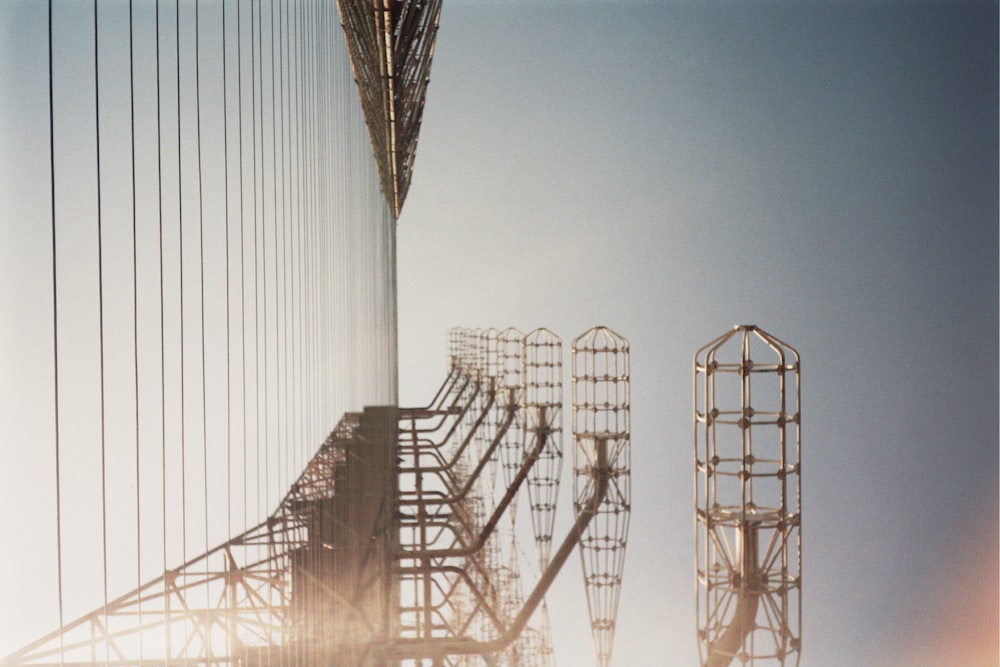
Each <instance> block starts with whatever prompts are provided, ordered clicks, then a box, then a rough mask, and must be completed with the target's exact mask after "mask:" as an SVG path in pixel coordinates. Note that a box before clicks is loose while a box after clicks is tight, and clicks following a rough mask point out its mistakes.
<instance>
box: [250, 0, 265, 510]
mask: <svg viewBox="0 0 1000 667" xmlns="http://www.w3.org/2000/svg"><path fill="white" fill-rule="evenodd" d="M259 8H260V6H259V5H258V10H259ZM258 14H259V11H258ZM256 32H257V30H256V24H255V22H254V15H253V3H251V4H250V65H251V86H252V91H251V97H252V99H251V108H252V109H253V113H252V114H251V117H250V122H251V127H252V129H253V285H254V293H253V315H254V328H253V333H254V347H253V351H254V367H253V368H254V375H253V379H254V450H255V455H256V458H257V465H256V468H255V470H254V474H255V476H256V477H257V495H256V496H254V503H255V504H256V515H255V517H254V520H255V521H256V520H257V519H259V518H260V517H261V503H260V474H261V469H262V466H261V464H260V314H259V313H260V311H259V306H260V303H259V302H260V281H259V274H258V270H257V248H258V246H259V243H258V240H257V54H256V53H255V49H254V36H255V34H256Z"/></svg>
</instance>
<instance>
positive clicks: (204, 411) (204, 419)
mask: <svg viewBox="0 0 1000 667" xmlns="http://www.w3.org/2000/svg"><path fill="white" fill-rule="evenodd" d="M194 82H195V83H194V95H195V129H196V132H197V134H196V139H197V149H198V260H199V269H198V286H199V288H200V304H199V305H200V307H201V317H200V320H201V322H200V323H201V457H202V471H201V472H202V493H203V494H204V496H203V498H204V520H205V552H206V553H207V552H208V549H209V546H210V545H209V542H208V398H207V391H206V389H207V382H206V378H205V375H206V373H205V203H204V184H203V179H202V159H201V158H202V155H201V3H200V2H199V0H195V3H194ZM205 605H206V608H207V607H210V606H211V598H210V597H209V591H208V588H207V587H206V588H205Z"/></svg>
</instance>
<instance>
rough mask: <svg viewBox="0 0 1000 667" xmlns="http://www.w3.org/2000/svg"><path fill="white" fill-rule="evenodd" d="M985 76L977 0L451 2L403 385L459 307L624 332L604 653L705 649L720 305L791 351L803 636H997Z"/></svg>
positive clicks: (985, 24)
mask: <svg viewBox="0 0 1000 667" xmlns="http://www.w3.org/2000/svg"><path fill="white" fill-rule="evenodd" d="M997 98H998V94H997V8H996V4H995V3H969V2H957V3H943V2H809V1H802V2H777V1H758V2H721V1H719V2H716V1H710V2H699V3H695V2H659V3H657V2H645V3H640V2H607V3H595V2H578V3H571V2H493V3H481V2H471V1H467V2H461V1H458V0H454V1H452V2H450V3H446V4H445V6H444V9H443V12H442V18H441V30H440V33H439V36H438V43H437V49H436V51H435V56H434V65H433V69H432V76H431V84H430V89H429V93H428V99H427V106H426V109H425V113H424V121H423V127H422V130H421V135H420V143H419V147H418V151H417V161H416V169H415V174H414V177H413V184H412V188H411V190H410V193H409V196H408V199H407V201H406V204H405V206H404V208H403V212H402V214H401V216H400V219H399V226H398V262H399V314H400V315H399V317H400V399H401V401H402V403H403V404H407V403H410V404H418V405H419V404H422V403H424V402H426V398H427V397H428V396H430V395H432V394H433V390H434V388H435V387H436V385H437V383H439V382H440V379H442V378H443V374H444V372H445V369H446V366H445V337H446V331H447V329H448V327H451V326H469V327H490V326H494V327H498V328H503V327H505V326H516V327H519V328H521V329H524V330H530V329H533V328H534V327H537V326H546V327H548V328H550V329H552V330H553V331H554V332H556V333H558V334H559V335H561V336H562V337H563V340H564V342H566V343H567V344H568V342H569V341H571V340H572V339H573V338H574V337H576V336H577V335H578V334H580V333H582V332H583V331H585V330H586V329H588V328H589V327H591V326H593V325H597V324H602V325H606V326H609V327H611V328H612V329H614V330H616V331H617V332H619V333H621V334H622V335H624V336H626V337H627V338H628V339H629V340H630V342H631V353H632V426H633V428H632V476H633V481H632V484H633V497H632V500H633V503H632V517H633V522H632V526H631V531H630V539H629V550H628V553H627V556H626V563H625V572H624V584H623V591H622V598H621V608H620V612H619V624H618V629H617V633H616V640H615V649H614V664H617V665H630V666H633V665H634V666H637V667H646V666H654V665H664V666H667V667H674V666H677V667H682V666H687V665H692V664H696V662H697V657H696V656H697V647H696V639H695V586H694V530H693V525H694V520H693V511H694V510H693V500H692V497H693V480H694V473H693V465H692V453H693V445H692V442H693V428H692V417H691V411H692V405H691V391H692V388H691V383H692V381H691V375H692V371H691V364H692V356H693V354H694V352H695V350H697V349H698V348H699V347H700V346H701V345H703V344H705V343H707V342H708V341H710V340H712V339H713V338H715V337H716V336H718V335H720V334H722V333H724V332H725V331H727V330H728V329H729V328H730V327H731V326H733V325H734V324H757V325H759V326H760V327H761V328H763V329H764V330H766V331H768V332H770V333H772V334H774V335H775V336H777V337H779V338H781V339H782V340H784V341H786V342H787V343H789V344H790V345H792V346H793V347H795V348H797V349H798V351H799V352H800V354H801V356H802V377H801V381H802V420H803V422H802V441H803V442H802V459H803V472H802V498H803V500H802V504H803V515H802V522H803V528H802V536H803V537H802V539H803V622H802V637H803V650H802V662H801V664H803V665H817V666H820V665H822V666H824V667H827V666H829V667H854V666H858V665H863V666H871V667H894V666H896V665H920V666H922V667H945V666H951V665H955V666H962V667H986V666H989V665H995V664H997V648H996V647H997V637H998V627H997V599H998V596H997V572H998V562H997V526H998V514H997V498H998V481H997V479H998V455H997V454H998V437H997V421H998V418H997V412H998V394H997V387H998V379H997V367H998V357H997V350H998V345H997V342H998V329H997V308H998V291H997V282H998V281H997V274H998V269H997V267H998V253H997V247H998V245H997V239H998V224H997V211H998V200H997V178H998V173H997ZM567 347H568V345H567ZM569 501H570V498H569V497H565V495H564V499H563V504H562V506H561V507H560V513H559V520H561V521H562V522H563V523H562V525H563V526H565V525H567V524H568V522H569V520H570V519H569V516H570V514H571V506H570V502H569ZM557 525H558V524H557ZM557 533H558V528H557ZM567 568H569V571H568V572H566V573H564V574H563V576H562V577H561V578H560V580H559V581H558V583H557V588H556V591H555V593H554V595H553V596H550V600H549V604H550V606H551V609H552V610H553V623H554V626H555V627H554V630H555V633H556V637H555V641H556V655H557V658H558V660H559V664H562V665H570V664H572V665H585V664H592V661H593V658H592V650H591V647H590V644H589V642H588V641H586V636H587V635H586V633H587V628H588V621H587V617H586V605H585V601H584V598H583V586H582V581H581V580H580V574H579V569H578V566H577V565H576V563H575V562H571V563H570V564H569V565H568V566H567Z"/></svg>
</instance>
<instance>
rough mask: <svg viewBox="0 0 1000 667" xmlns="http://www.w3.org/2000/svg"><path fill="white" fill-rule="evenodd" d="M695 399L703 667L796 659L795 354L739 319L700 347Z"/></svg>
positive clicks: (798, 504) (798, 586)
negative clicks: (740, 322)
mask: <svg viewBox="0 0 1000 667" xmlns="http://www.w3.org/2000/svg"><path fill="white" fill-rule="evenodd" d="M694 402H695V407H694V424H695V498H696V512H695V516H696V520H695V523H696V529H697V540H696V542H697V544H696V561H697V580H698V598H697V608H698V612H697V613H698V642H699V649H700V654H701V664H702V665H703V667H724V666H725V665H729V664H739V665H755V666H763V665H797V664H798V662H799V656H800V649H801V631H800V628H801V621H802V607H801V601H802V577H801V567H802V550H801V539H800V526H801V493H800V484H799V476H800V458H799V452H800V424H801V420H800V412H799V355H798V353H797V352H796V351H795V350H794V349H792V348H791V347H789V346H788V345H786V344H785V343H783V342H781V341H780V340H778V339H777V338H775V337H773V336H771V335H770V334H767V333H765V332H764V331H761V330H760V329H758V328H757V327H756V326H753V325H738V326H736V327H734V328H733V329H732V331H729V332H728V333H726V334H724V335H722V336H720V337H719V338H716V339H715V340H713V341H712V342H711V343H709V344H708V345H706V346H704V347H702V348H701V349H699V350H698V352H697V353H696V355H695V358H694Z"/></svg>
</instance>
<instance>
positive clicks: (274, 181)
mask: <svg viewBox="0 0 1000 667" xmlns="http://www.w3.org/2000/svg"><path fill="white" fill-rule="evenodd" d="M268 13H269V14H270V21H269V23H270V31H271V47H270V60H271V195H272V197H271V215H272V219H271V232H272V234H273V239H274V248H272V249H271V254H272V255H273V256H274V275H273V276H272V278H273V281H274V312H273V313H272V317H273V319H274V374H275V383H276V385H277V386H276V387H275V389H274V408H275V410H274V419H275V433H277V434H279V436H280V433H281V403H280V385H281V339H280V338H279V336H278V320H279V319H280V318H279V316H278V156H277V136H276V129H275V128H276V120H275V115H276V114H275V111H274V98H275V94H274V0H271V3H270V5H269V7H268ZM264 247H265V248H266V247H267V240H266V239H265V241H264ZM264 266H265V270H266V267H267V262H266V261H265V262H264ZM264 284H265V294H264V304H265V305H264V307H265V308H267V292H266V285H267V274H265V280H264ZM265 319H266V318H265ZM264 341H265V342H264V345H265V346H266V345H267V338H266V337H265V338H264ZM264 372H265V373H266V372H267V366H266V365H265V366H264ZM268 384H269V383H268V381H267V379H266V378H265V380H264V388H265V390H266V389H267V388H268ZM265 409H266V408H265ZM268 435H270V430H268ZM267 442H268V451H269V453H270V445H271V440H270V438H268V441H267ZM275 454H277V457H276V460H277V468H278V471H277V472H278V475H277V476H278V484H279V485H280V483H281V481H280V480H281V446H280V438H279V442H278V443H277V451H276V452H275ZM268 464H269V465H268V467H270V456H269V457H268ZM267 479H268V481H270V479H271V475H270V474H269V475H268V476H267ZM279 488H280V486H279ZM270 502H271V494H270V493H268V494H267V503H268V504H267V507H270V506H271V505H270Z"/></svg>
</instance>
